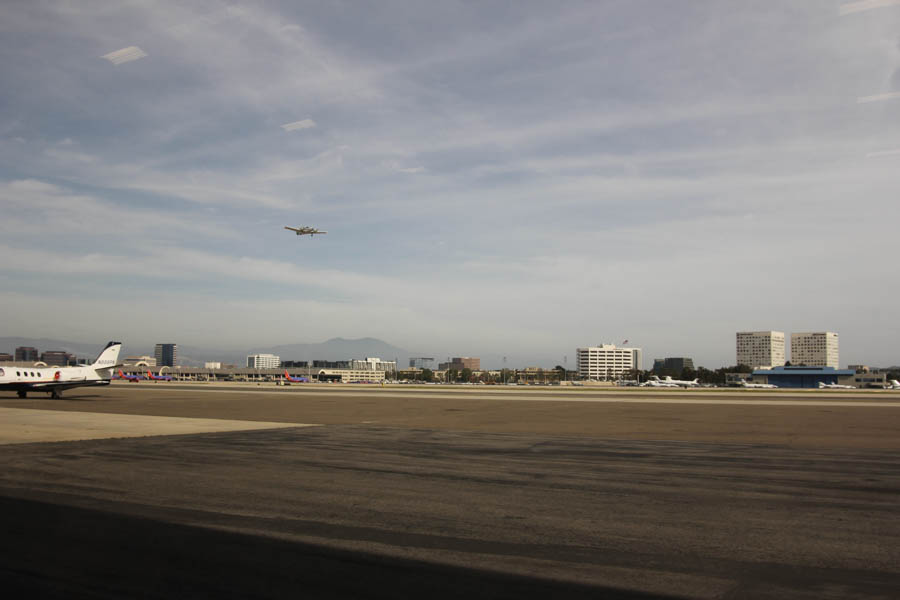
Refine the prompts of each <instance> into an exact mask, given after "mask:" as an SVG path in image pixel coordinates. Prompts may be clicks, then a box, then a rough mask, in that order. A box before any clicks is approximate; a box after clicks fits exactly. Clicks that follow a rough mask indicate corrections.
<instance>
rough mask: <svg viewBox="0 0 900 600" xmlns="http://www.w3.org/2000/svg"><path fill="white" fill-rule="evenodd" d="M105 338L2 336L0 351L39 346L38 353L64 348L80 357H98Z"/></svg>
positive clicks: (104, 343) (10, 351) (11, 351)
mask: <svg viewBox="0 0 900 600" xmlns="http://www.w3.org/2000/svg"><path fill="white" fill-rule="evenodd" d="M109 341H110V340H103V341H102V342H95V343H92V344H91V343H88V344H85V343H82V342H69V341H65V340H54V339H50V338H26V337H0V352H8V353H10V354H14V353H15V351H16V348H18V347H19V346H26V347H29V346H30V347H32V348H37V351H38V353H40V352H47V351H48V350H62V351H63V352H68V353H69V354H74V355H75V356H76V357H78V358H96V357H97V355H98V354H100V351H101V350H103V347H104V346H106V342H109Z"/></svg>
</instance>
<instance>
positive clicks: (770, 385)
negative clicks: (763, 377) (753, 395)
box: [741, 381, 778, 390]
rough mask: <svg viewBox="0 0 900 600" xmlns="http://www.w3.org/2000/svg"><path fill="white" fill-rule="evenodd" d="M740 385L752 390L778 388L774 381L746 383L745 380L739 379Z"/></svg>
mask: <svg viewBox="0 0 900 600" xmlns="http://www.w3.org/2000/svg"><path fill="white" fill-rule="evenodd" d="M741 387H742V388H750V389H753V390H774V389H777V388H778V386H777V385H775V384H774V383H748V382H746V381H741Z"/></svg>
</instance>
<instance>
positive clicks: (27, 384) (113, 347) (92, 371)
mask: <svg viewBox="0 0 900 600" xmlns="http://www.w3.org/2000/svg"><path fill="white" fill-rule="evenodd" d="M121 349H122V343H121V342H110V343H108V344H107V345H106V348H104V349H103V352H101V353H100V356H98V357H97V360H95V361H94V364H92V365H85V366H83V367H50V368H47V367H43V368H37V367H5V368H0V390H15V392H16V394H17V395H18V396H19V398H25V396H26V395H27V394H28V392H46V393H48V394H50V397H51V398H61V397H62V392H63V390H68V389H71V388H76V387H82V386H87V385H109V381H110V379H112V373H113V369H114V368H116V367H119V366H121V365H119V364H118V363H117V362H116V361H117V360H118V359H119V351H120V350H121Z"/></svg>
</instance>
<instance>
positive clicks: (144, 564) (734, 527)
mask: <svg viewBox="0 0 900 600" xmlns="http://www.w3.org/2000/svg"><path fill="white" fill-rule="evenodd" d="M163 386H164V384H159V385H148V384H136V385H132V386H128V385H126V384H120V385H113V386H110V387H109V388H106V389H90V390H85V391H84V393H83V394H80V395H77V394H75V393H74V391H73V392H72V394H71V395H72V399H71V400H63V401H50V400H44V399H30V398H29V399H28V400H24V401H22V400H18V399H15V398H12V397H0V419H2V417H3V415H4V410H6V411H9V410H10V409H17V410H18V411H19V413H18V414H19V416H18V417H17V418H19V419H22V418H25V417H26V416H27V414H34V413H38V414H37V415H35V418H41V419H47V418H52V419H54V420H56V419H62V420H63V421H64V422H65V420H66V419H71V421H70V424H71V426H72V427H75V428H77V427H78V423H79V419H85V418H87V419H88V420H89V423H90V424H91V426H92V427H94V428H102V427H101V425H99V424H100V423H103V422H104V421H106V420H109V422H110V423H115V422H117V420H119V422H121V421H120V420H121V419H123V418H125V419H126V422H129V423H133V424H134V425H133V427H135V429H134V431H133V432H132V433H129V432H127V431H126V432H123V431H119V430H115V431H114V433H115V434H116V435H117V436H123V435H132V434H136V435H138V436H146V437H119V438H118V439H91V440H84V441H74V442H66V441H58V442H51V443H11V442H15V441H16V440H12V439H11V438H12V437H13V436H12V434H11V433H10V431H11V430H14V429H16V428H21V427H22V426H23V422H22V421H21V420H20V421H19V423H17V424H16V425H11V424H10V423H9V422H8V421H6V420H3V421H0V441H3V440H4V439H6V442H7V443H6V445H2V446H0V524H2V527H3V531H4V544H2V545H0V585H3V586H4V588H3V589H6V590H9V591H11V592H12V593H13V594H20V595H24V594H29V595H42V596H50V597H67V598H69V597H99V598H112V597H137V596H139V597H148V598H156V597H160V598H161V597H167V598H168V597H172V596H176V597H182V596H184V597H212V596H214V597H232V598H237V597H241V598H244V597H284V596H301V595H302V596H308V597H327V598H350V597H353V598H357V597H371V598H396V597H446V598H450V597H454V598H455V597H460V596H471V597H495V598H500V597H502V598H513V597H515V598H521V597H523V596H541V597H591V598H597V597H612V598H648V597H668V598H891V597H896V590H897V589H900V551H898V548H900V544H898V542H900V539H898V538H900V526H898V524H897V519H896V514H897V508H896V507H897V504H898V502H897V501H898V499H900V440H898V436H897V434H898V431H900V428H898V421H897V419H898V417H900V411H898V409H897V408H898V407H897V406H895V404H896V402H897V398H898V396H891V395H871V394H857V395H851V394H844V395H841V394H837V395H835V394H828V395H820V394H813V395H807V396H802V397H801V398H800V399H799V400H798V399H797V398H791V397H789V396H788V395H785V396H779V395H769V394H766V395H765V396H763V398H764V399H765V400H766V401H767V402H772V401H776V400H778V399H779V398H780V399H783V400H787V401H791V402H805V403H804V405H802V406H801V405H787V404H785V405H777V404H776V405H773V404H771V403H769V404H758V403H756V404H755V403H752V402H751V401H752V400H754V399H759V398H760V395H758V394H750V395H737V396H733V395H732V396H721V397H720V400H722V401H728V402H713V403H709V404H678V403H675V402H673V400H682V401H683V400H689V399H692V398H697V399H703V400H707V401H709V400H711V399H714V397H713V396H709V395H707V396H701V393H690V392H689V393H681V394H678V395H671V394H669V395H661V396H660V395H655V394H650V393H647V394H640V393H638V394H628V395H625V396H624V398H621V399H627V400H641V399H643V400H645V401H647V402H621V401H610V398H611V397H612V398H613V400H615V393H610V392H605V391H604V392H599V391H589V392H582V391H580V390H579V391H576V392H574V393H573V394H572V399H573V400H575V399H577V400H578V401H571V402H570V401H566V393H565V392H566V391H561V390H552V391H548V392H546V393H545V395H542V393H541V392H532V391H530V390H522V391H505V390H504V391H503V392H499V393H495V394H485V393H484V391H483V390H478V389H475V390H472V391H468V390H465V388H463V389H462V390H459V391H457V390H451V391H447V390H446V389H443V390H441V391H440V392H437V391H436V392H433V393H432V392H431V390H430V389H424V388H412V389H410V390H409V391H407V390H406V389H399V390H391V389H387V390H382V389H381V388H377V389H365V388H359V387H351V386H347V387H346V388H345V387H343V386H335V387H332V388H327V389H324V390H318V389H316V388H315V386H310V387H309V388H301V389H291V388H287V389H276V388H274V387H273V388H272V389H260V390H256V389H248V388H247V387H246V386H245V387H243V388H239V387H235V386H231V387H225V386H223V387H222V389H219V390H216V391H215V392H206V391H200V389H201V388H200V387H191V386H181V387H179V386H171V387H163ZM254 387H255V386H254ZM323 387H324V386H323ZM202 389H208V388H205V387H204V388H202ZM463 390H465V391H463ZM423 395H424V396H423ZM485 395H486V396H488V398H481V397H480V396H485ZM560 395H562V398H561V399H555V398H556V397H557V396H560ZM619 395H620V396H621V394H619ZM526 399H528V401H524V400H526ZM735 400H737V401H738V402H737V403H735V402H734V401H735ZM834 401H839V402H842V403H844V404H847V405H843V404H842V405H835V404H833V402H834ZM828 402H832V404H829V403H828ZM872 404H875V406H872ZM43 413H47V414H49V415H50V416H49V417H48V416H43ZM6 414H12V413H9V412H7V413H6ZM23 415H24V416H23ZM126 415H127V417H126ZM160 417H164V418H165V419H172V423H180V425H179V426H181V427H184V426H185V423H186V422H190V420H192V419H209V420H221V421H223V423H224V421H226V420H227V421H231V422H232V423H233V424H232V425H229V426H228V427H229V428H231V427H234V428H236V429H238V430H234V431H224V430H220V431H214V432H209V433H189V434H181V435H158V434H159V433H160V432H162V433H166V432H165V431H164V430H162V431H161V430H159V429H158V427H159V426H161V425H164V421H165V419H164V420H163V421H159V420H158V419H159V418H160ZM144 419H149V420H148V421H147V423H148V426H149V424H151V423H152V427H149V428H148V429H143V430H142V429H141V428H140V427H139V426H138V424H139V423H140V422H141V421H142V420H144ZM185 420H187V421H185ZM262 423H266V425H265V427H271V428H266V429H262V428H256V425H255V424H262ZM311 423H316V424H321V426H319V427H295V426H294V425H295V424H311ZM113 429H115V428H113ZM223 429H224V426H223ZM148 433H149V434H150V435H148ZM169 433H172V434H175V433H181V432H180V431H171V432H169ZM4 436H5V438H4Z"/></svg>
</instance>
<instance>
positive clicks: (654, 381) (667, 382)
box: [641, 375, 700, 387]
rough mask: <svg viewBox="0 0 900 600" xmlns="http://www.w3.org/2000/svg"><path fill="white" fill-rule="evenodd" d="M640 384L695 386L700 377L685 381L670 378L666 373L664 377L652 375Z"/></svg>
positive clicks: (697, 384) (651, 385) (698, 382)
mask: <svg viewBox="0 0 900 600" xmlns="http://www.w3.org/2000/svg"><path fill="white" fill-rule="evenodd" d="M641 385H642V386H650V387H697V386H699V385H700V379H694V380H693V381H687V380H684V379H672V378H671V377H670V376H668V375H666V378H665V379H660V378H659V377H657V376H656V375H652V376H651V377H650V379H648V380H647V382H646V383H642V384H641Z"/></svg>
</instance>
